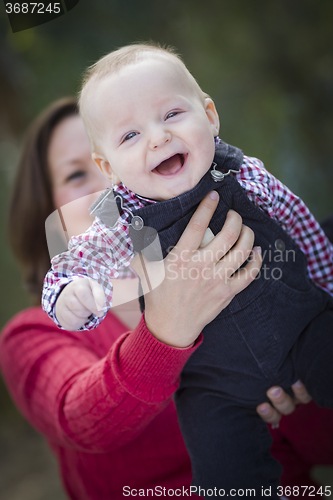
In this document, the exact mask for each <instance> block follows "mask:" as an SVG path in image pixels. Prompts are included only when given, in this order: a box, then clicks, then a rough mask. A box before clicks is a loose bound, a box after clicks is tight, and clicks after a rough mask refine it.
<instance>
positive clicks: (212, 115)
mask: <svg viewBox="0 0 333 500" xmlns="http://www.w3.org/2000/svg"><path fill="white" fill-rule="evenodd" d="M205 111H206V115H207V118H208V120H209V123H210V124H211V127H212V130H213V134H214V137H216V136H217V135H218V133H219V130H220V119H219V115H218V114H217V111H216V108H215V104H214V101H213V100H212V99H211V98H210V97H206V98H205Z"/></svg>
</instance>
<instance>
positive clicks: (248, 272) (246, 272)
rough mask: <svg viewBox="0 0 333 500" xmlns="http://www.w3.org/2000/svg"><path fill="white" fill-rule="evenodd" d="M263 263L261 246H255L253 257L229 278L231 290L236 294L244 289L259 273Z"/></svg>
mask: <svg viewBox="0 0 333 500" xmlns="http://www.w3.org/2000/svg"><path fill="white" fill-rule="evenodd" d="M261 264H262V256H261V248H260V247H254V248H253V250H252V253H251V258H250V260H249V262H248V263H247V264H246V266H245V267H243V268H242V269H240V270H239V271H237V272H236V273H235V274H234V276H232V277H231V278H230V279H229V283H230V286H231V290H232V292H233V294H234V295H237V293H239V292H241V291H242V290H244V289H245V288H246V287H247V286H248V285H249V284H250V283H251V282H252V281H253V280H254V279H255V278H256V276H257V275H258V273H259V271H260V268H261Z"/></svg>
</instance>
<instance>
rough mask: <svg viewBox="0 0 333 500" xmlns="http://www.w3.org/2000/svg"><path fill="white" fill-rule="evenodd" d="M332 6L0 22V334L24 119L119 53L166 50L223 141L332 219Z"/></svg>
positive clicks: (130, 5)
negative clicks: (135, 48)
mask: <svg viewBox="0 0 333 500" xmlns="http://www.w3.org/2000/svg"><path fill="white" fill-rule="evenodd" d="M332 19H333V3H332V1H331V0H321V1H320V2H315V1H314V0H293V1H292V2H290V1H288V0H280V1H279V2H267V1H265V0H252V1H250V2H249V1H248V0H236V1H234V2H227V1H225V0H211V1H209V2H202V0H200V1H199V0H182V1H181V2H179V0H164V1H160V0H145V1H138V0H126V2H124V1H121V0H98V2H93V1H92V0H81V1H80V2H79V4H78V5H77V6H76V7H75V8H74V9H73V10H71V11H70V12H69V13H67V14H66V15H65V16H63V17H60V18H58V19H56V20H54V21H52V22H50V23H47V24H44V25H42V26H39V27H37V28H34V29H30V30H26V31H22V32H19V33H16V34H13V33H11V31H10V26H9V22H8V20H7V18H6V17H5V14H4V10H1V14H0V49H1V50H0V77H1V80H0V81H1V83H0V106H1V110H2V111H1V118H0V133H1V143H0V158H1V159H0V176H1V178H0V181H1V183H0V189H1V191H0V194H1V221H0V230H1V241H2V246H1V264H0V271H1V276H2V286H1V294H2V300H1V304H0V326H1V325H3V324H4V322H5V321H6V320H8V319H9V318H10V317H11V316H12V315H13V314H14V312H16V311H18V310H19V309H21V308H22V307H23V306H24V305H27V304H28V300H27V295H26V294H25V293H24V292H23V291H22V292H20V289H21V285H20V278H19V273H18V271H17V270H16V268H15V264H14V262H13V258H12V257H11V255H10V251H9V249H8V246H7V244H6V242H5V228H4V226H5V218H6V207H7V204H8V197H9V194H8V193H9V189H10V185H11V182H12V179H13V176H14V173H15V164H16V162H17V157H18V147H19V143H20V140H21V137H22V133H23V131H24V129H25V127H26V125H27V124H28V123H29V121H30V120H31V119H32V118H33V117H34V116H35V115H36V114H37V113H38V112H39V111H40V110H41V109H43V107H44V106H46V105H47V104H49V103H50V101H52V100H53V99H56V98H58V97H61V96H63V95H73V94H75V93H76V92H77V91H78V88H79V85H80V75H81V74H82V72H83V70H84V69H85V68H86V67H87V66H88V65H90V64H92V63H93V62H95V61H96V60H97V59H98V58H99V57H101V56H102V55H103V54H105V53H107V52H109V51H111V50H113V49H115V48H117V47H119V46H122V45H124V44H127V43H131V42H135V41H142V40H150V39H151V40H154V41H158V42H160V43H163V44H168V45H173V46H175V47H176V48H177V50H178V52H179V53H180V54H181V56H182V57H183V59H184V61H185V63H186V64H187V66H188V67H189V69H190V71H191V72H192V73H193V74H194V76H195V77H196V78H197V80H198V82H199V84H200V85H201V87H202V88H203V90H204V91H206V92H207V93H209V94H210V95H211V96H212V97H213V99H214V100H215V103H216V106H217V109H218V111H219V114H220V119H221V133H220V136H221V137H222V138H223V139H224V140H225V141H227V142H229V143H231V144H234V145H236V146H239V147H241V148H242V149H243V150H244V151H245V152H246V154H248V155H253V156H257V157H259V158H261V159H262V160H263V161H264V162H265V165H266V167H267V168H268V169H269V170H270V171H272V172H273V173H274V174H275V175H276V176H277V177H279V178H280V179H281V180H282V181H283V182H285V183H286V184H287V185H288V186H289V187H290V188H291V189H292V190H293V191H295V192H296V193H297V194H299V195H300V196H301V197H302V198H303V199H304V200H305V201H306V202H307V204H308V205H309V207H310V209H311V210H312V211H313V212H314V214H315V215H316V216H317V218H319V219H320V218H322V217H324V216H325V215H327V214H328V213H330V212H333V204H332V188H333V168H332V153H331V144H330V141H331V138H332V135H333V121H332V115H333V113H332V111H333V61H332V54H333V35H332V33H333V30H332Z"/></svg>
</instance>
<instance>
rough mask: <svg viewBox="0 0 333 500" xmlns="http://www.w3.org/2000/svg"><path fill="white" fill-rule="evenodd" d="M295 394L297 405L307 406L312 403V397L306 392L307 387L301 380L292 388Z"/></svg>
mask: <svg viewBox="0 0 333 500" xmlns="http://www.w3.org/2000/svg"><path fill="white" fill-rule="evenodd" d="M291 388H292V390H293V393H294V394H295V403H296V404H298V403H301V404H307V403H310V401H311V399H312V398H311V396H310V394H309V393H308V391H307V390H306V387H305V385H304V384H302V382H301V381H300V380H297V382H295V384H293V385H292V386H291Z"/></svg>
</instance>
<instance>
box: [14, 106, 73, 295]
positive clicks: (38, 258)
mask: <svg viewBox="0 0 333 500" xmlns="http://www.w3.org/2000/svg"><path fill="white" fill-rule="evenodd" d="M76 114H78V107H77V101H76V99H75V98H72V97H69V98H64V99H60V100H58V101H56V102H54V103H53V104H51V105H50V106H49V107H48V108H47V109H45V110H44V111H43V112H42V113H41V114H40V115H39V116H38V117H37V118H36V119H35V120H34V122H33V123H32V124H31V125H30V127H29V129H28V131H27V133H26V136H25V139H24V142H23V147H22V151H21V158H20V161H19V165H18V170H17V174H16V179H15V182H14V188H13V192H12V198H11V203H10V207H9V218H8V233H9V240H10V244H11V247H12V250H13V252H14V255H15V257H16V258H17V260H18V262H19V264H20V266H21V268H22V271H23V281H24V285H25V287H26V288H27V290H28V291H29V292H30V293H32V294H33V296H34V299H35V302H37V301H40V295H41V291H42V286H43V279H44V277H45V274H46V273H47V271H48V269H49V268H50V257H49V253H48V248H47V243H46V237H45V220H46V218H47V217H48V216H49V215H50V214H51V213H52V212H53V211H54V210H55V206H54V203H53V196H52V186H51V177H50V169H49V165H48V148H49V144H50V139H51V135H52V133H53V131H54V129H55V127H56V126H57V125H58V124H59V123H60V122H61V121H62V120H64V119H65V118H68V117H70V116H72V115H76Z"/></svg>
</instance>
